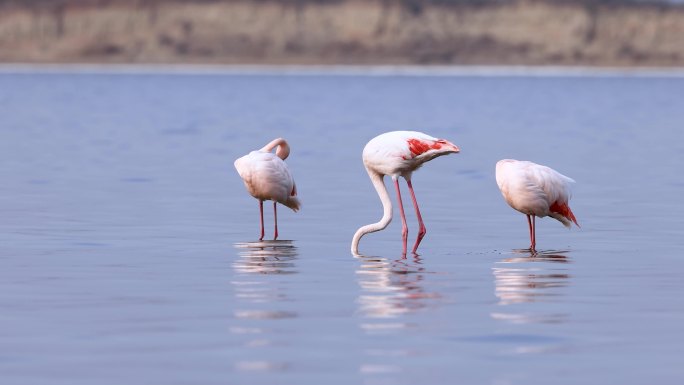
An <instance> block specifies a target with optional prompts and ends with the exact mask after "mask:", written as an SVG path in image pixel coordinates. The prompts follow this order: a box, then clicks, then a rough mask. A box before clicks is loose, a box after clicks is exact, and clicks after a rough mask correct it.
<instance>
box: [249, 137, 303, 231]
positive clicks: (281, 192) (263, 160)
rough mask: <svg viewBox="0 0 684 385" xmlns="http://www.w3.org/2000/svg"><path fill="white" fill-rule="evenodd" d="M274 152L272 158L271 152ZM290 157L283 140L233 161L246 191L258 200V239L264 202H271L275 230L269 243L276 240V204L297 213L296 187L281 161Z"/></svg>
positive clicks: (276, 140) (272, 142)
mask: <svg viewBox="0 0 684 385" xmlns="http://www.w3.org/2000/svg"><path fill="white" fill-rule="evenodd" d="M274 148H275V149H276V152H275V154H273V153H272V152H271V151H272V150H273V149H274ZM288 155H290V146H289V145H288V144H287V142H286V141H285V139H282V138H278V139H274V140H273V141H271V142H270V143H269V144H267V145H266V146H264V147H263V148H262V149H260V150H256V151H252V152H250V153H249V154H247V155H245V156H243V157H242V158H240V159H238V160H236V161H235V168H236V169H237V172H238V174H240V177H241V178H242V181H243V182H244V183H245V187H246V188H247V191H248V192H249V193H250V194H251V195H252V196H253V197H254V198H256V199H258V200H259V213H260V221H261V236H260V237H259V240H262V239H264V201H265V200H272V201H273V217H274V222H275V230H274V235H273V239H274V240H275V239H278V213H277V211H276V203H280V204H282V205H285V206H287V207H289V208H291V209H292V210H294V211H297V210H299V207H300V203H299V199H297V186H296V185H295V181H294V178H293V177H292V174H291V173H290V170H289V168H288V167H287V164H286V163H285V162H284V160H285V159H286V158H287V157H288Z"/></svg>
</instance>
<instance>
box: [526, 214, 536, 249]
mask: <svg viewBox="0 0 684 385" xmlns="http://www.w3.org/2000/svg"><path fill="white" fill-rule="evenodd" d="M530 217H531V218H530ZM534 220H535V217H534V215H529V214H527V225H528V226H529V228H530V251H534V250H535V247H536V246H537V243H536V242H535V239H534V238H535V228H534V225H535V223H534Z"/></svg>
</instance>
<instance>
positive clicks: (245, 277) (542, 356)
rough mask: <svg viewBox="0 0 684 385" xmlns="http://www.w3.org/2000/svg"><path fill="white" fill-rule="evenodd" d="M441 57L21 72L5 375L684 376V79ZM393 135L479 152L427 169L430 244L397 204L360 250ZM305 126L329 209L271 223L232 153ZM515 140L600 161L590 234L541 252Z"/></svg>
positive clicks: (2, 128) (310, 165) (665, 380)
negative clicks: (510, 67)
mask: <svg viewBox="0 0 684 385" xmlns="http://www.w3.org/2000/svg"><path fill="white" fill-rule="evenodd" d="M423 75H426V74H425V73H422V74H419V73H415V74H411V73H399V74H383V75H382V76H365V75H364V74H362V73H352V74H345V75H344V76H340V75H339V74H333V73H329V74H326V73H325V72H323V73H321V72H317V73H314V74H307V73H301V72H294V73H291V72H286V73H279V72H277V71H275V72H263V71H253V72H250V73H245V74H240V73H234V72H226V73H221V72H212V73H206V74H202V73H196V74H192V73H164V72H159V73H155V72H146V73H131V72H128V71H124V72H122V73H117V72H116V71H103V72H95V73H86V74H79V73H74V72H71V71H48V72H41V71H35V70H32V71H11V70H10V71H4V72H3V73H1V74H0V135H1V136H0V178H1V180H2V181H3V183H2V187H1V188H0V218H2V219H1V220H0V244H1V245H2V247H1V248H0V263H1V264H2V269H1V270H0V346H2V350H0V373H1V376H2V378H3V381H2V382H3V383H7V384H89V385H91V384H121V383H126V384H188V383H201V384H226V383H229V384H244V383H250V384H274V383H330V384H333V383H334V384H350V383H364V384H383V385H384V384H416V383H468V384H526V385H529V384H548V383H559V384H577V383H583V384H592V383H594V384H606V383H623V384H628V383H630V384H640V383H658V384H678V383H680V382H681V379H682V377H684V369H682V367H681V364H680V361H681V357H682V347H681V340H682V325H683V324H684V300H682V296H681V293H682V291H683V290H684V283H683V282H684V281H682V279H681V276H682V268H684V259H683V257H682V250H683V249H684V223H683V221H684V219H683V218H684V205H682V204H681V197H682V192H683V191H684V190H683V189H684V183H683V182H682V176H681V169H682V165H683V163H682V162H683V154H684V130H683V129H682V127H683V126H682V122H684V105H683V104H682V99H681V90H682V89H684V78H682V77H677V76H670V75H667V74H664V75H662V76H652V74H651V75H649V76H640V75H639V74H638V73H636V74H635V73H626V74H625V73H617V74H611V73H605V72H601V73H598V74H593V75H590V74H576V73H575V74H568V75H567V76H565V75H563V73H562V72H561V73H551V74H549V73H544V74H543V75H544V76H537V75H535V73H534V72H531V73H513V74H511V76H506V74H505V73H504V74H502V73H498V74H495V76H490V75H488V74H482V73H473V74H469V73H468V72H467V71H466V72H457V73H451V74H450V73H442V74H436V75H435V74H433V75H431V76H423ZM390 130H420V131H424V132H427V133H430V134H431V135H434V136H438V137H443V138H446V139H449V140H451V141H452V142H454V143H456V144H457V145H459V147H461V150H462V152H461V153H460V154H456V155H450V156H447V157H442V158H438V159H435V160H434V161H432V162H430V163H429V164H427V165H426V166H425V167H423V168H422V169H421V170H420V171H418V172H417V173H416V174H415V175H414V179H413V182H414V187H415V189H416V195H417V198H418V200H419V202H421V209H422V213H423V217H424V219H425V222H426V225H427V228H428V233H427V236H426V237H425V239H424V240H423V244H422V245H421V247H420V249H419V255H417V256H412V255H408V256H405V257H404V256H402V255H401V244H400V229H401V225H400V222H399V221H398V220H396V219H395V221H394V222H393V223H392V224H391V225H390V226H389V227H388V228H387V229H386V230H385V231H383V232H379V233H375V234H372V235H368V236H366V237H365V238H363V240H362V243H361V251H362V252H363V253H364V256H361V257H352V256H351V255H350V253H349V243H350V241H351V236H352V235H353V233H354V231H355V230H356V229H357V228H358V227H359V226H361V225H364V224H367V223H370V222H375V221H377V220H378V219H379V217H380V216H381V215H382V210H381V206H380V202H379V200H378V198H377V195H376V193H375V191H374V189H373V187H372V185H371V183H370V181H369V179H368V176H367V174H366V172H365V170H364V168H363V165H362V163H361V160H360V154H361V149H362V148H363V146H364V145H365V143H366V142H367V141H368V140H369V139H370V138H372V137H373V136H375V135H377V134H379V133H382V132H385V131H390ZM279 136H282V137H285V138H286V139H287V140H288V141H289V142H290V144H291V146H292V154H291V156H290V158H288V160H287V161H288V164H289V165H290V167H291V170H292V172H293V174H294V176H295V179H296V181H297V185H298V190H299V195H300V198H301V201H302V203H303V208H302V210H301V211H300V212H299V213H293V212H291V211H289V210H288V209H286V208H284V207H282V208H281V209H280V210H279V212H278V214H279V224H280V226H279V227H280V228H279V230H280V235H281V240H278V241H270V240H265V241H262V242H260V241H257V237H258V231H259V229H258V204H257V201H256V200H254V199H253V198H251V197H250V196H248V194H247V193H246V192H245V190H244V187H243V185H242V182H241V181H240V179H239V177H238V176H237V174H236V172H235V170H234V169H233V165H232V162H233V161H234V159H236V158H238V157H240V156H242V155H244V154H245V153H247V152H249V151H251V150H253V149H258V148H260V147H262V146H263V145H264V144H265V143H267V142H269V141H270V140H271V139H273V138H275V137H279ZM502 158H516V159H526V160H532V161H535V162H538V163H543V164H547V165H549V166H551V167H553V168H555V169H557V170H558V171H560V172H562V173H564V174H566V175H568V176H571V177H572V178H574V179H575V180H576V181H577V183H576V185H575V186H574V187H575V189H574V197H573V200H572V201H571V207H572V208H573V211H574V212H575V214H576V215H577V218H578V220H579V223H580V224H581V225H582V228H581V229H577V228H573V229H572V230H567V229H565V228H564V227H563V226H561V225H560V223H558V222H556V221H554V220H551V219H548V218H546V219H542V220H538V221H537V231H538V233H537V242H538V247H539V248H540V253H539V254H538V255H536V256H532V255H530V253H529V252H525V251H523V250H520V249H521V248H524V247H525V246H527V245H528V242H529V239H528V238H527V224H526V220H525V217H524V216H523V215H522V214H519V213H517V212H515V211H513V210H512V209H510V208H509V207H508V206H507V205H506V204H505V202H504V201H503V199H502V198H501V196H500V193H499V191H498V189H497V187H496V183H495V181H494V164H495V163H496V161H497V160H499V159H502ZM402 188H404V192H407V190H406V189H405V185H403V186H402ZM407 198H408V194H404V199H405V203H406V204H407V216H408V221H409V231H410V234H409V237H410V241H412V240H413V237H415V233H416V230H417V224H416V221H415V216H414V215H413V210H412V209H411V208H410V203H409V200H408V199H407ZM393 199H394V196H393ZM265 206H266V210H265V211H266V234H267V238H268V236H270V235H271V234H272V231H273V227H272V222H271V221H272V212H271V210H270V205H265ZM409 246H410V245H409Z"/></svg>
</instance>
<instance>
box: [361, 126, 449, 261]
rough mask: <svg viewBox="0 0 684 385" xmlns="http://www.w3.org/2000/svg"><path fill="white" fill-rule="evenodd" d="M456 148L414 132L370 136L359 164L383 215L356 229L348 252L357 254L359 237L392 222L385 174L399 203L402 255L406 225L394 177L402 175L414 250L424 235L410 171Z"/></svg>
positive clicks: (397, 183)
mask: <svg viewBox="0 0 684 385" xmlns="http://www.w3.org/2000/svg"><path fill="white" fill-rule="evenodd" d="M459 151H460V150H459V148H458V147H456V146H455V145H454V144H453V143H450V142H448V141H446V140H444V139H437V138H433V137H432V136H430V135H427V134H423V133H422V132H416V131H392V132H387V133H384V134H381V135H378V136H376V137H375V138H373V139H371V140H370V141H369V142H368V144H366V147H364V149H363V164H364V165H365V166H366V171H368V175H369V176H370V179H371V182H372V183H373V186H374V187H375V190H377V192H378V195H379V196H380V201H381V202H382V208H383V215H382V219H380V221H379V222H377V223H372V224H370V225H366V226H363V227H361V228H360V229H358V230H357V231H356V233H355V234H354V238H353V239H352V244H351V252H352V254H354V255H359V240H360V239H361V237H363V236H364V235H366V234H368V233H373V232H376V231H379V230H382V229H384V228H385V227H387V225H388V224H389V223H390V222H391V221H392V201H391V200H390V197H389V194H388V192H387V188H386V187H385V182H384V177H385V175H389V176H390V177H391V178H392V180H393V181H394V187H395V188H396V191H397V202H398V204H399V212H400V213H401V235H402V240H403V253H404V254H406V240H407V238H408V227H407V226H406V216H405V215H404V205H403V203H402V201H401V193H400V192H399V179H398V178H399V177H400V176H401V177H404V179H406V183H407V184H408V189H409V191H410V192H411V200H412V201H413V207H415V209H416V217H417V218H418V224H419V230H418V237H417V238H416V243H415V245H414V246H413V252H414V253H415V252H416V250H417V249H418V245H419V244H420V241H421V240H422V239H423V237H424V236H425V233H426V229H425V224H424V223H423V218H422V217H421V215H420V210H419V209H418V202H416V195H415V193H414V192H413V186H412V185H411V174H412V173H413V172H414V171H415V170H417V169H418V168H419V167H420V166H422V165H423V163H425V162H427V161H429V160H432V159H434V158H436V157H438V156H442V155H447V154H451V153H457V152H459Z"/></svg>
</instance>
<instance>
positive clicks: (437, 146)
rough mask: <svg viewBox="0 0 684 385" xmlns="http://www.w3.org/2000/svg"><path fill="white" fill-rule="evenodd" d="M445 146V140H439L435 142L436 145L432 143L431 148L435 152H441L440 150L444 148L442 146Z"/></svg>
mask: <svg viewBox="0 0 684 385" xmlns="http://www.w3.org/2000/svg"><path fill="white" fill-rule="evenodd" d="M443 144H446V140H444V139H438V140H437V141H435V142H434V143H432V146H430V148H431V149H433V150H439V149H440V148H442V145H443Z"/></svg>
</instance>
